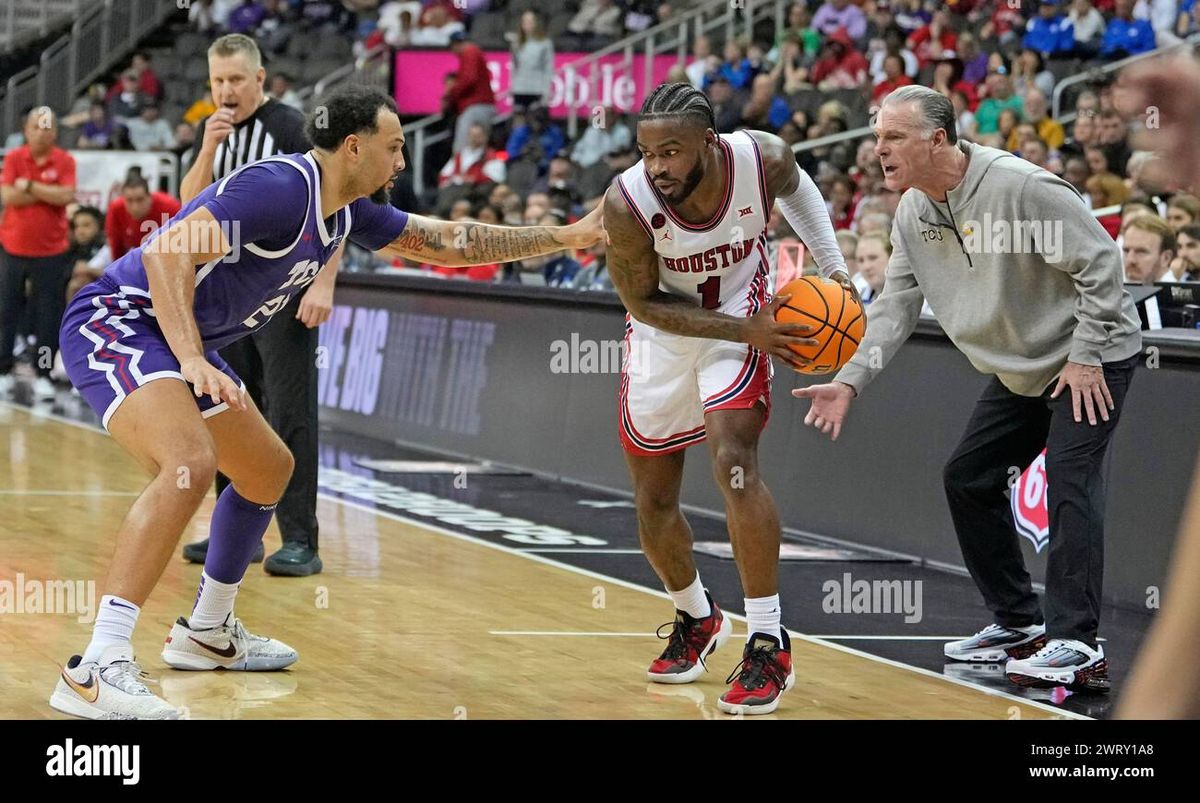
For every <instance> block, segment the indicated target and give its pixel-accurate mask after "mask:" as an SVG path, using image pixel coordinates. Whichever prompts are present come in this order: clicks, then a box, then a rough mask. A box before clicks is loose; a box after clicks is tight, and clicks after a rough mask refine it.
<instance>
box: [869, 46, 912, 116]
mask: <svg viewBox="0 0 1200 803" xmlns="http://www.w3.org/2000/svg"><path fill="white" fill-rule="evenodd" d="M912 82H913V80H912V79H911V78H909V77H908V76H907V75H905V74H904V59H902V58H901V57H900V56H899V54H896V53H889V54H888V55H886V56H884V57H883V80H882V81H880V82H879V83H877V84H875V88H874V89H873V90H871V101H872V102H873V103H875V104H881V103H883V99H884V98H886V97H887V96H888V95H889V94H890V93H891V92H892V91H893V90H895V89H898V88H900V87H902V86H907V85H908V84H911V83H912Z"/></svg>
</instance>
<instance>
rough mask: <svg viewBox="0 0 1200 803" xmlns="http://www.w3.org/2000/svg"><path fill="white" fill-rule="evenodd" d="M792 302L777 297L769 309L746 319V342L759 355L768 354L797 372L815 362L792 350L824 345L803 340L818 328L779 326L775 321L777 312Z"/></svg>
mask: <svg viewBox="0 0 1200 803" xmlns="http://www.w3.org/2000/svg"><path fill="white" fill-rule="evenodd" d="M789 298H791V296H790V295H786V296H775V297H774V298H773V299H771V303H769V304H767V306H765V307H763V308H762V309H760V310H759V311H758V312H756V313H754V314H753V315H751V316H750V317H749V318H745V319H744V321H743V323H742V342H743V343H748V344H750V345H751V346H753V347H754V348H756V349H758V350H759V351H765V352H767V353H768V354H770V355H771V356H772V357H778V358H779V359H781V360H783V361H784V362H786V363H787V364H788V365H790V366H792V367H793V368H804V367H806V366H809V365H812V360H808V359H805V358H804V357H801V356H800V355H799V354H797V353H796V352H794V351H792V350H791V349H790V348H788V347H789V346H791V345H795V346H817V345H820V344H819V343H818V342H817V341H816V340H814V339H813V338H811V337H800V335H804V334H808V333H809V332H811V331H812V330H813V329H814V328H816V327H814V326H810V325H808V324H804V323H779V321H777V320H775V312H776V311H777V310H778V309H779V308H780V307H782V306H783V305H784V304H786V303H787V300H788V299H789Z"/></svg>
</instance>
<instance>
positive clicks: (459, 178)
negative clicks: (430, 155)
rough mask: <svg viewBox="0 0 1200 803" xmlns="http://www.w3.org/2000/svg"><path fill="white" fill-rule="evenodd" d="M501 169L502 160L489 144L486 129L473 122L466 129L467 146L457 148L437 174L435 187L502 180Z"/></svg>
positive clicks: (498, 181)
mask: <svg viewBox="0 0 1200 803" xmlns="http://www.w3.org/2000/svg"><path fill="white" fill-rule="evenodd" d="M504 173H505V167H504V160H503V159H501V158H500V154H499V153H497V152H496V150H495V149H493V148H490V147H488V130H487V129H486V128H484V127H483V126H482V125H480V124H479V123H475V124H474V125H472V126H471V127H470V128H469V129H467V146H466V147H465V148H463V149H462V150H460V151H457V152H456V153H455V154H454V156H453V157H451V159H450V161H448V162H446V164H445V166H444V167H443V168H442V170H441V172H440V173H439V174H438V187H449V186H461V185H468V186H473V187H480V186H483V185H485V184H489V183H492V182H495V183H496V184H503V183H504Z"/></svg>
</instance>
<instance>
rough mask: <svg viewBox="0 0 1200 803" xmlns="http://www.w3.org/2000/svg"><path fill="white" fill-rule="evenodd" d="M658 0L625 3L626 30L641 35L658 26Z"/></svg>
mask: <svg viewBox="0 0 1200 803" xmlns="http://www.w3.org/2000/svg"><path fill="white" fill-rule="evenodd" d="M658 5H659V3H658V0H627V2H626V3H625V30H626V31H628V32H629V33H640V32H642V31H644V30H646V29H647V28H649V27H651V26H652V25H656V24H658Z"/></svg>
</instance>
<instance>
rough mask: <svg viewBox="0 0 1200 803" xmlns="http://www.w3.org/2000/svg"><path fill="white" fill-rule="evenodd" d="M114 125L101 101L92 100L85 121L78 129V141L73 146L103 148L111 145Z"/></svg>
mask: <svg viewBox="0 0 1200 803" xmlns="http://www.w3.org/2000/svg"><path fill="white" fill-rule="evenodd" d="M115 130H116V126H115V125H114V124H113V121H112V120H111V119H109V117H108V110H107V109H106V108H105V107H104V103H103V102H101V101H94V102H93V103H92V107H91V108H90V109H89V110H88V119H87V122H86V123H84V124H83V126H82V127H81V128H80V129H79V141H78V142H77V143H76V145H75V147H77V148H85V149H103V148H109V147H111V146H112V141H113V134H114V133H115Z"/></svg>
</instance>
